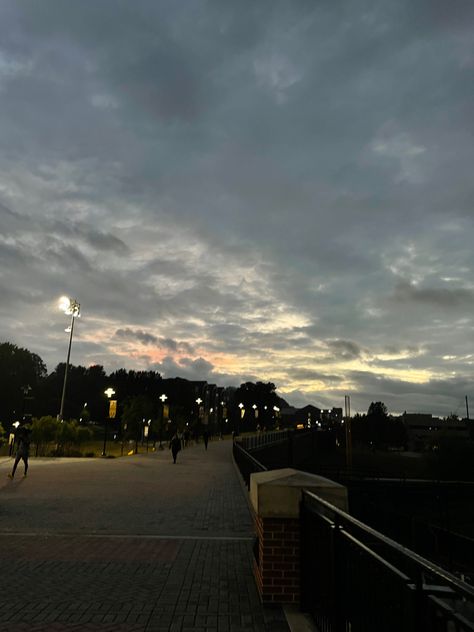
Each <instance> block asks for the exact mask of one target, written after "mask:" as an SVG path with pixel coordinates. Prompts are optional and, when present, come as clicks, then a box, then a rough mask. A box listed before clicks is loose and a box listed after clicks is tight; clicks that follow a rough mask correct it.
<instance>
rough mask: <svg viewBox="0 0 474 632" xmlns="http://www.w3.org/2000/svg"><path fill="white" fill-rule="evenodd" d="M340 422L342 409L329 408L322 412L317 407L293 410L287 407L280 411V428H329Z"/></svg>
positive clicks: (291, 407)
mask: <svg viewBox="0 0 474 632" xmlns="http://www.w3.org/2000/svg"><path fill="white" fill-rule="evenodd" d="M341 421H342V408H331V409H327V410H322V409H321V408H318V407H317V406H311V405H308V406H303V408H295V407H294V406H288V407H286V408H282V409H281V411H280V426H281V427H282V428H297V427H298V426H299V427H301V426H304V427H305V428H311V427H314V426H317V425H318V426H322V427H329V426H334V425H337V424H340V423H341Z"/></svg>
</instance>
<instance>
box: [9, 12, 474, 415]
mask: <svg viewBox="0 0 474 632" xmlns="http://www.w3.org/2000/svg"><path fill="white" fill-rule="evenodd" d="M473 35H474V3H473V2H472V1H471V0H452V2H449V3H447V2H445V1H444V0H443V1H440V0H398V1H397V2H393V1H392V0H373V1H368V0H347V1H342V0H291V1H290V0H288V1H282V0H252V1H251V2H250V1H249V0H239V2H236V1H235V0H232V1H231V0H207V1H205V0H190V1H189V2H175V1H173V0H134V1H133V2H130V1H125V0H113V1H112V0H101V1H100V2H97V1H96V0H81V1H80V2H66V1H64V0H41V2H38V1H37V0H24V1H22V2H17V1H16V0H5V1H3V2H2V3H0V342H1V341H8V342H11V343H14V344H16V345H18V346H20V347H23V348H27V349H29V350H30V351H32V352H34V353H37V354H38V355H39V356H40V357H41V358H42V359H43V360H44V361H45V362H46V364H47V368H48V370H49V371H52V370H53V369H54V368H55V366H56V365H57V364H58V363H59V362H65V359H66V353H67V345H68V334H67V333H65V331H64V328H65V327H66V326H67V324H68V319H67V317H66V316H65V315H64V314H63V313H61V312H60V311H59V310H58V307H57V301H58V298H59V297H60V296H61V295H67V296H70V297H73V298H76V299H77V300H78V301H79V302H80V304H81V318H80V319H78V320H77V322H76V326H75V330H74V339H73V343H72V352H71V362H72V363H73V364H75V365H78V364H81V365H83V366H89V365H92V364H101V365H103V366H104V369H105V370H106V372H107V373H110V372H112V371H114V370H116V369H118V368H121V367H124V368H126V369H135V370H155V371H159V372H160V373H161V374H162V375H163V376H164V377H175V376H181V377H184V378H188V379H199V380H207V381H208V382H211V383H216V384H219V385H222V386H225V385H235V386H238V385H239V384H240V383H242V382H244V381H247V380H249V381H256V380H261V381H271V382H274V383H275V384H276V386H277V389H278V393H279V394H280V395H281V396H283V397H284V398H285V399H286V400H287V401H288V402H290V403H291V404H292V405H295V406H302V405H305V404H307V403H311V404H314V405H317V406H320V407H324V408H326V407H331V406H343V404H344V396H345V395H349V396H350V398H351V409H352V411H353V412H355V411H367V409H368V406H369V404H370V402H371V401H383V402H384V403H385V404H386V406H387V407H388V409H389V412H394V413H397V412H403V411H405V410H407V411H411V412H431V413H433V414H436V415H447V414H449V413H451V412H454V413H456V414H459V415H463V414H464V412H465V396H466V395H467V396H469V397H472V399H473V404H472V408H473V410H474V392H473V391H474V389H473V383H474V380H473V367H474V346H473V345H474V335H473V334H474V320H473V308H474V275H473V272H474V254H473V228H474V226H473V223H474V209H473V200H474V196H473V162H474V149H473V122H474V107H473V104H474V99H473V97H474V81H473V72H474V36H473Z"/></svg>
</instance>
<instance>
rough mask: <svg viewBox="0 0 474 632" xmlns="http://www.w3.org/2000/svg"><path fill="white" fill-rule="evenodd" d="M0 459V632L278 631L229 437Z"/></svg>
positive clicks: (282, 630)
mask: <svg viewBox="0 0 474 632" xmlns="http://www.w3.org/2000/svg"><path fill="white" fill-rule="evenodd" d="M10 469H11V460H7V459H5V458H2V459H1V460H0V565H1V575H0V576H1V579H2V582H1V589H0V630H1V631H2V632H20V631H25V632H26V631H28V632H39V631H45V632H46V631H47V632H56V631H57V632H59V631H69V630H71V631H72V630H81V631H82V630H84V631H89V630H91V631H93V630H101V631H106V632H108V631H110V632H112V631H117V632H145V631H146V632H153V631H157V632H158V631H165V630H167V631H170V632H172V631H178V630H179V631H185V630H189V631H191V630H193V631H195V632H204V631H206V632H210V631H214V630H216V631H219V632H221V631H222V632H238V631H240V630H246V631H250V632H251V631H255V632H257V631H262V632H264V631H268V632H270V631H272V632H286V631H287V630H288V629H289V628H288V625H287V623H286V619H285V616H284V614H283V612H282V610H281V609H280V608H279V607H275V608H267V607H265V608H264V607H262V605H261V604H260V601H259V598H258V595H257V591H256V587H255V582H254V579H253V575H252V566H251V564H252V543H253V530H252V522H251V517H250V513H249V510H248V506H247V502H246V498H245V496H244V492H243V490H242V487H241V485H240V482H239V479H238V475H237V472H236V470H235V468H234V465H233V463H232V446H231V443H230V442H229V441H216V442H211V443H210V444H209V449H208V451H207V452H206V451H205V450H204V447H203V446H202V445H198V446H194V447H191V448H187V449H186V450H183V451H182V452H180V453H179V455H178V463H177V464H176V465H174V464H173V463H172V459H171V455H170V452H169V451H168V450H164V451H163V452H159V451H158V452H156V453H149V454H141V455H136V456H131V457H124V458H122V459H31V464H30V472H29V475H28V477H27V478H23V476H22V474H23V465H22V464H20V465H19V468H18V470H17V475H16V478H15V480H14V481H10V480H9V479H8V478H7V476H6V474H7V472H9V471H10Z"/></svg>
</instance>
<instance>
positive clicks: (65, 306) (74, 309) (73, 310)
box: [58, 296, 81, 421]
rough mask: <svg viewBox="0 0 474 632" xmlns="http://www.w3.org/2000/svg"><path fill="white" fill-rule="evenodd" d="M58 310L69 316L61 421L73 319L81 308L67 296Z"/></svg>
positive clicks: (59, 416)
mask: <svg viewBox="0 0 474 632" xmlns="http://www.w3.org/2000/svg"><path fill="white" fill-rule="evenodd" d="M59 309H61V310H62V311H63V312H64V313H65V314H68V315H69V316H71V324H70V325H69V327H68V328H67V329H66V331H67V332H69V346H68V349H67V360H66V368H65V370H64V382H63V393H62V396H61V406H60V408H59V415H58V419H59V420H60V421H62V420H63V413H64V399H65V397H66V384H67V374H68V370H69V358H70V357H71V344H72V334H73V332H74V319H75V318H77V317H78V316H80V315H81V306H80V304H79V303H78V302H77V300H76V299H75V298H68V297H67V296H62V297H61V298H60V299H59Z"/></svg>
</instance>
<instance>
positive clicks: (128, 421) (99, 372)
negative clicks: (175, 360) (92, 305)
mask: <svg viewBox="0 0 474 632" xmlns="http://www.w3.org/2000/svg"><path fill="white" fill-rule="evenodd" d="M65 369H66V364H65V363H60V364H58V365H57V366H56V368H55V369H54V370H53V371H51V372H50V373H48V372H47V369H46V365H45V363H44V362H43V360H42V359H41V358H40V357H39V356H38V355H37V354H35V353H32V352H31V351H29V350H28V349H23V348H20V347H18V346H16V345H14V344H12V343H9V342H4V343H0V380H1V382H0V383H1V384H2V392H3V396H2V398H0V423H2V424H3V427H4V429H5V430H7V429H10V427H11V425H12V423H13V422H14V421H17V420H20V421H21V420H23V419H26V420H33V419H42V418H45V419H49V420H51V419H54V418H55V417H57V414H58V411H59V405H60V400H61V393H62V388H63V382H64V373H65ZM109 387H110V388H113V389H114V391H115V395H114V396H113V398H114V399H116V400H117V415H116V418H115V421H114V423H115V425H116V426H117V427H118V426H119V425H120V424H121V425H120V428H121V430H122V431H125V430H126V431H127V434H128V435H133V436H138V435H139V434H140V432H142V431H143V423H144V422H146V423H147V424H148V422H150V426H151V430H152V431H153V432H154V433H155V435H157V434H161V433H162V432H163V430H164V429H163V427H162V424H163V421H164V416H165V415H164V412H165V411H164V407H163V402H162V401H161V400H160V399H159V397H160V395H162V394H165V395H166V398H167V399H166V418H167V419H171V420H172V421H173V427H174V428H177V427H183V426H184V424H186V423H188V424H190V425H194V426H196V425H199V424H202V423H206V424H209V426H210V430H211V431H221V430H226V431H228V432H230V430H231V429H232V430H234V429H235V427H238V426H239V422H240V420H241V411H240V409H239V408H238V404H239V403H242V404H243V406H244V407H245V410H246V416H245V424H246V428H247V429H248V430H254V429H255V427H256V425H257V423H258V421H260V422H261V423H262V424H264V425H266V426H267V427H268V428H270V427H272V425H273V423H274V421H275V420H274V416H273V414H272V411H273V407H274V406H278V407H280V408H281V407H282V406H287V405H288V404H287V402H286V401H285V400H283V399H282V398H280V397H279V396H278V395H277V394H276V386H275V385H274V384H273V383H271V382H268V383H264V382H256V383H253V382H246V383H245V384H242V385H241V386H240V387H238V388H236V387H227V388H221V387H217V386H216V385H209V384H207V383H206V382H205V381H201V382H197V381H196V382H193V381H189V380H186V379H183V378H180V377H176V378H168V379H164V378H163V377H162V376H161V375H160V374H159V373H158V372H156V371H134V370H130V371H129V370H126V369H119V370H117V371H113V372H112V373H110V374H107V373H106V372H105V370H104V367H103V366H101V365H94V366H90V367H84V366H74V365H70V366H69V370H68V377H67V391H66V398H65V404H64V410H63V419H64V420H66V421H71V422H72V421H74V422H75V424H76V426H75V428H76V431H74V428H73V427H71V428H70V429H69V430H70V432H71V433H72V434H74V432H76V434H77V428H78V427H80V426H86V425H88V424H93V423H96V424H103V423H104V422H105V420H106V419H107V417H108V413H109V401H108V398H107V396H106V395H105V392H104V391H105V390H106V389H107V388H109ZM198 398H199V399H201V404H200V405H199V404H197V403H196V399H198ZM254 405H255V406H256V407H257V408H258V411H259V412H260V417H258V413H257V414H256V413H255V409H253V408H252V407H253V406H254ZM226 419H227V422H226V421H225V420H226ZM45 424H46V425H48V424H49V425H53V424H52V422H51V421H48V422H47V423H46V422H45ZM224 424H226V427H225V428H224V427H223V425H224ZM57 432H59V431H58V430H57V429H56V435H57ZM61 432H63V433H64V432H66V430H62V431H61ZM50 434H51V433H50ZM56 438H57V436H56ZM63 443H64V442H63Z"/></svg>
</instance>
